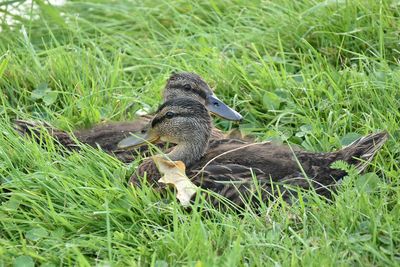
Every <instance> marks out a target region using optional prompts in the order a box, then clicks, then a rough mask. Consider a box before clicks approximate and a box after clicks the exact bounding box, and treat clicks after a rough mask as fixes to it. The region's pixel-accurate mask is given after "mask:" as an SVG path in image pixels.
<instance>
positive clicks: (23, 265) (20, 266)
mask: <svg viewBox="0 0 400 267" xmlns="http://www.w3.org/2000/svg"><path fill="white" fill-rule="evenodd" d="M13 265H14V267H34V266H35V262H34V261H33V259H32V258H31V257H29V256H25V255H24V256H19V257H17V258H16V259H15V260H14V264H13Z"/></svg>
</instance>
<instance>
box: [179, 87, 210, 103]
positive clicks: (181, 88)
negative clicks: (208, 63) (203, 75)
mask: <svg viewBox="0 0 400 267" xmlns="http://www.w3.org/2000/svg"><path fill="white" fill-rule="evenodd" d="M175 88H176V89H179V90H182V91H185V92H187V91H188V90H187V89H186V90H185V86H177V87H175ZM190 92H193V93H194V94H196V95H198V96H200V97H201V98H203V99H204V100H206V99H207V93H206V92H204V91H203V90H199V89H196V88H193V87H192V89H191V90H190Z"/></svg>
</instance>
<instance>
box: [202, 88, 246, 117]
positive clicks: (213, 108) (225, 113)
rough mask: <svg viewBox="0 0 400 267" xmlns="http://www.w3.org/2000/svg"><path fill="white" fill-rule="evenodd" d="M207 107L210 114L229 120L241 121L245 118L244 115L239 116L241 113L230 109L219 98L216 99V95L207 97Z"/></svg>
mask: <svg viewBox="0 0 400 267" xmlns="http://www.w3.org/2000/svg"><path fill="white" fill-rule="evenodd" d="M206 107H207V109H208V110H209V111H210V112H212V113H214V114H215V115H218V116H220V117H222V118H224V119H227V120H231V121H240V120H242V118H243V117H242V115H240V114H239V112H237V111H235V110H234V109H232V108H230V107H228V106H227V105H226V104H225V103H224V102H222V101H221V100H219V99H218V97H216V96H215V95H214V94H212V95H208V96H207V99H206Z"/></svg>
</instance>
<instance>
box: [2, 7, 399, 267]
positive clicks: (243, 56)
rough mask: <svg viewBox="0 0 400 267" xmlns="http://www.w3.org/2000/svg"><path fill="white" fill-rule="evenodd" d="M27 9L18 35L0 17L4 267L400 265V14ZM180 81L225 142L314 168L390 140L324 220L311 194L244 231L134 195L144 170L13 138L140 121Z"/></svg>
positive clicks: (234, 219) (92, 152)
mask: <svg viewBox="0 0 400 267" xmlns="http://www.w3.org/2000/svg"><path fill="white" fill-rule="evenodd" d="M10 2H13V1H10ZM34 2H35V4H34V5H32V7H35V6H36V7H37V8H33V9H31V10H27V14H28V16H14V20H15V21H16V24H14V25H6V21H7V20H5V19H4V18H5V16H10V15H9V12H7V8H6V7H7V2H6V3H2V4H0V15H1V16H2V17H3V19H1V18H0V23H1V24H0V26H1V28H2V31H1V32H0V88H1V91H0V102H1V106H0V114H1V115H0V116H1V119H0V124H1V126H0V127H1V129H2V130H1V131H0V179H1V180H0V181H1V182H0V203H1V204H0V226H1V227H0V265H4V266H9V265H11V264H16V265H17V266H23V265H22V264H28V265H25V266H33V264H34V263H36V265H46V266H53V265H82V266H92V265H95V264H98V265H121V266H126V265H139V266H142V265H151V266H167V265H170V266H176V265H190V266H245V265H249V266H262V265H267V266H268V265H277V266H279V265H282V266H288V265H304V266H315V265H318V266H333V265H334V266H337V265H363V266H364V265H381V266H383V265H385V266H390V265H392V266H395V265H399V264H400V249H399V248H400V224H399V222H398V221H399V218H400V202H399V199H400V189H399V178H398V176H399V173H400V171H399V168H398V164H399V153H400V145H399V143H398V140H399V137H400V132H399V130H398V127H399V126H398V125H399V121H400V109H399V106H400V103H399V102H400V100H399V99H400V88H399V81H400V68H399V67H398V63H399V61H398V58H399V54H400V48H399V30H398V29H399V23H398V21H399V15H400V13H399V12H400V6H399V4H398V3H397V1H372V0H370V1H369V0H354V1H341V0H338V1H312V0H303V1H289V0H283V1H256V0H253V1H240V0H237V1H234V0H224V1H198V2H193V3H189V2H187V1H177V0H174V1H162V0H161V1H159V0H158V1H118V2H110V1H69V2H67V4H66V5H64V6H62V7H52V6H50V5H47V4H46V3H45V2H43V1H42V0H36V1H34ZM8 4H9V3H8ZM177 70H178V71H181V70H184V71H193V72H196V73H198V74H200V75H201V76H203V77H204V78H205V79H206V80H207V81H208V82H209V83H210V84H211V85H212V86H213V87H215V88H216V94H217V95H218V96H219V97H220V98H221V99H223V100H224V101H225V102H226V103H228V104H229V105H231V106H232V107H235V108H236V109H237V110H238V111H240V112H241V113H242V114H244V115H245V120H244V122H243V123H241V124H239V125H238V124H235V123H231V122H226V121H223V120H220V119H216V120H215V123H216V125H217V126H218V127H220V128H221V129H223V130H228V129H230V128H239V129H240V130H241V131H242V132H245V133H249V132H251V133H252V134H254V135H256V136H257V137H258V139H259V140H266V139H274V140H278V141H285V142H286V141H287V142H290V143H293V144H298V145H300V146H302V147H303V148H305V149H308V150H311V151H332V150H334V149H337V148H340V147H341V146H342V145H344V144H346V143H348V142H349V140H350V139H352V138H354V136H357V135H362V134H367V133H370V132H374V131H377V130H387V131H388V132H389V133H390V135H391V138H390V140H389V141H388V142H387V145H386V146H385V147H384V148H383V149H382V150H381V152H380V153H379V154H378V155H377V157H376V159H375V160H374V161H373V162H372V163H371V166H370V167H369V169H368V171H369V172H370V173H369V174H367V175H364V176H359V175H351V176H350V177H348V178H347V179H345V181H344V182H343V184H342V186H341V187H340V190H339V192H338V193H337V196H336V197H335V198H334V199H333V201H331V202H330V201H326V200H324V199H321V198H319V197H318V196H315V195H314V194H313V193H307V194H304V196H303V198H304V199H305V200H306V201H300V202H299V203H298V204H295V205H292V206H289V205H286V204H284V203H277V204H272V205H270V206H266V207H263V208H262V209H261V210H260V211H258V212H256V211H252V210H246V211H245V212H243V213H242V214H236V213H233V212H222V211H218V210H215V209H212V208H211V207H208V206H207V204H206V203H202V202H200V204H199V205H200V206H203V205H204V207H203V209H207V212H206V215H205V214H204V213H203V212H202V209H199V210H197V209H195V210H194V211H192V212H187V211H185V210H183V209H182V208H181V207H180V206H179V204H178V203H177V202H176V200H175V199H174V197H173V194H171V195H170V196H169V197H168V198H167V199H164V198H162V197H161V196H159V195H157V193H155V192H153V191H152V190H151V189H150V188H147V187H146V186H144V187H143V188H142V189H134V188H131V187H129V186H127V179H128V177H129V176H130V174H131V173H132V171H133V170H134V169H135V168H136V167H137V165H138V164H139V161H136V162H133V163H132V164H131V165H129V166H125V165H123V164H122V163H120V162H118V161H117V160H115V159H113V158H112V157H110V156H108V155H107V154H105V153H103V152H101V151H99V150H96V149H93V148H84V150H83V151H82V152H80V153H77V152H73V153H65V152H64V153H60V151H59V148H57V146H56V145H55V144H54V143H53V141H52V140H51V138H50V137H48V136H47V137H46V135H45V137H44V139H43V140H42V142H41V143H40V144H37V143H35V142H34V141H32V140H29V139H23V138H21V137H19V136H18V135H17V134H16V133H15V132H14V131H13V129H12V127H11V123H10V122H11V121H12V120H13V119H15V118H24V119H34V120H45V121H47V122H50V123H52V124H53V125H55V126H57V127H60V128H62V129H65V130H71V129H77V128H82V127H88V126H90V125H92V124H94V123H98V122H100V121H103V120H107V121H109V120H115V121H120V120H130V119H133V118H134V117H135V113H136V112H137V111H139V110H142V109H145V110H148V111H151V110H152V109H154V108H155V107H156V106H157V104H158V103H159V101H160V100H161V96H160V90H161V88H162V87H163V85H164V83H165V80H166V78H167V77H168V75H169V74H170V73H171V72H172V71H177ZM373 173H376V174H377V175H374V174H373ZM29 264H30V265H29Z"/></svg>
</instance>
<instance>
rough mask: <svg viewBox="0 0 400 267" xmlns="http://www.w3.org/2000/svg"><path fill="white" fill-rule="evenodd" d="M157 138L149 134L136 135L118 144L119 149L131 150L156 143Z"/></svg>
mask: <svg viewBox="0 0 400 267" xmlns="http://www.w3.org/2000/svg"><path fill="white" fill-rule="evenodd" d="M155 139H156V138H151V136H150V135H149V133H148V132H146V133H144V134H142V133H137V134H136V133H135V134H134V135H131V136H128V137H126V138H124V139H122V140H121V141H120V142H119V143H118V148H130V147H135V146H139V145H142V144H145V143H147V142H151V141H154V140H155Z"/></svg>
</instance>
